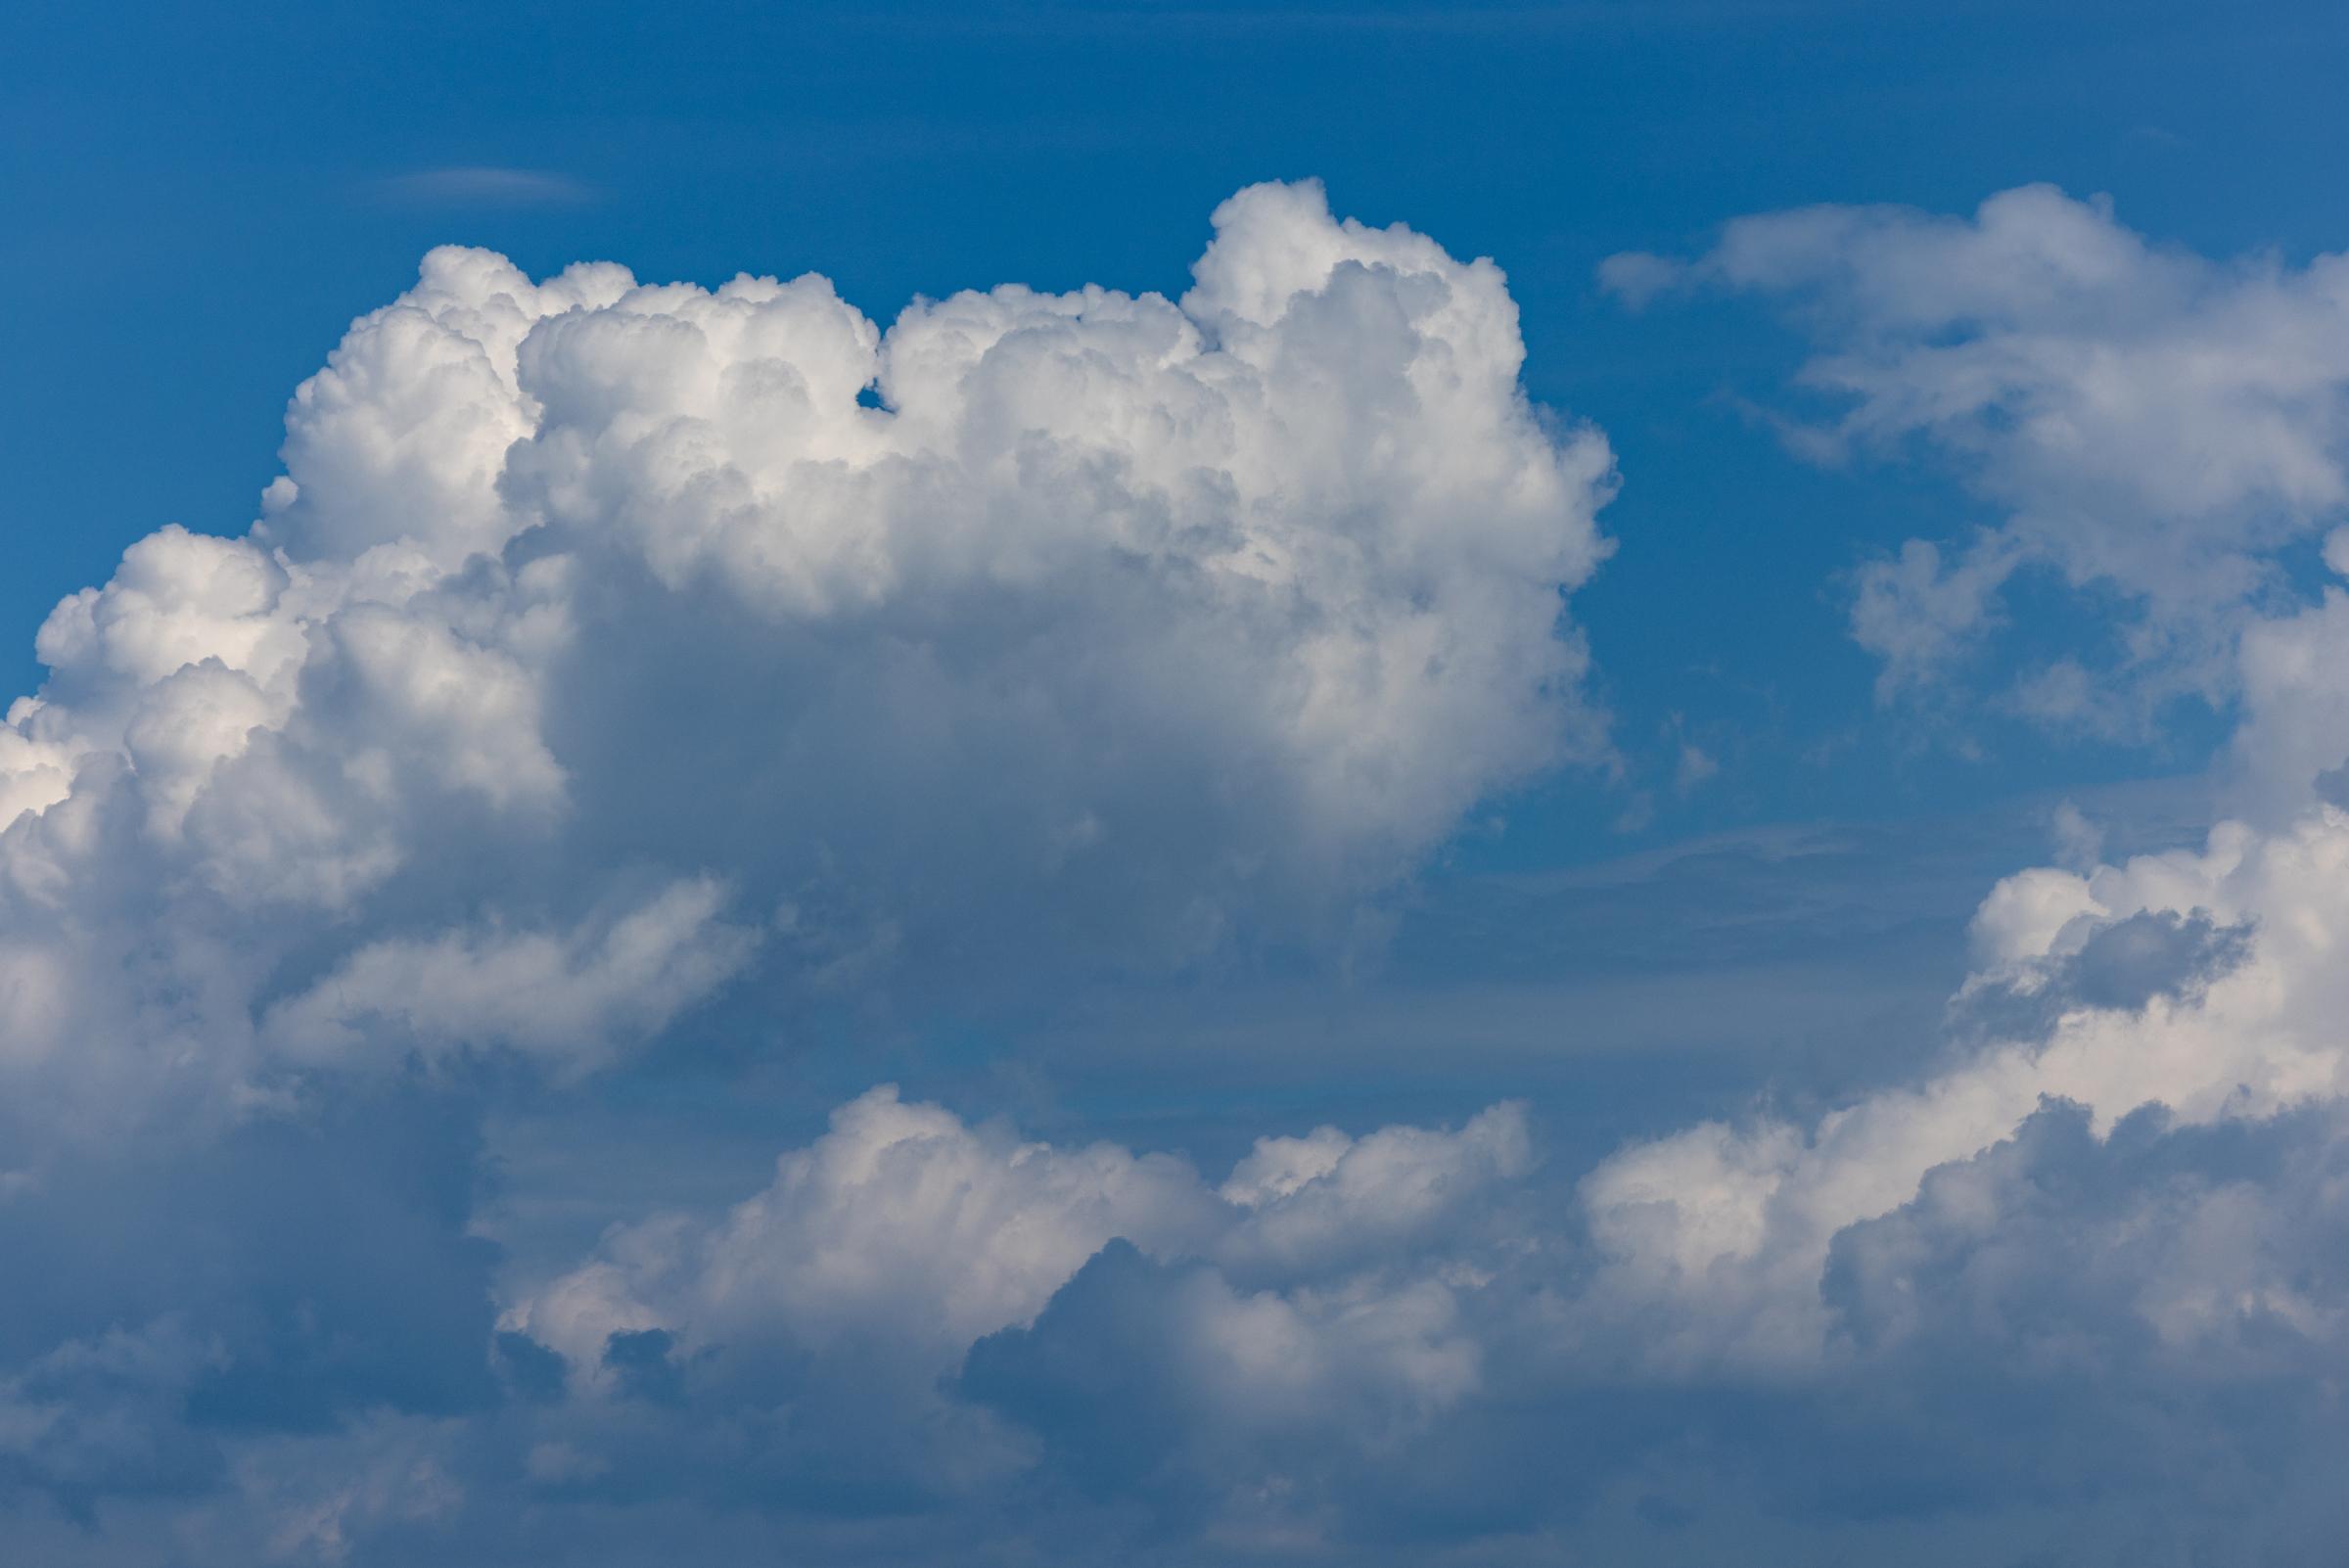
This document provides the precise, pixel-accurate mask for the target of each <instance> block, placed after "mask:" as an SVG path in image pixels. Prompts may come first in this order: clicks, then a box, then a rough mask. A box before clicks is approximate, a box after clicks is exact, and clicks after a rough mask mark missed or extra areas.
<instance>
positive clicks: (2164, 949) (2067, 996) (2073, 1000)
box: [1953, 909, 2252, 1037]
mask: <svg viewBox="0 0 2349 1568" xmlns="http://www.w3.org/2000/svg"><path fill="white" fill-rule="evenodd" d="M2251 931H2252V928H2251V927H2250V926H2249V925H2247V924H2246V925H2232V926H2222V925H2220V924H2219V923H2218V922H2216V921H2214V920H2213V919H2211V918H2210V916H2208V915H2207V914H2204V913H2202V912H2200V911H2199V910H2197V911H2196V912H2194V913H2192V914H2187V915H2181V914H2179V913H2177V912H2176V911H2174V910H2169V909H2159V910H2146V911H2143V912H2141V913H2138V914H2133V915H2131V916H2129V918H2127V919H2126V920H2116V921H2114V922H2113V923H2112V924H2111V925H2108V926H2105V927H2103V928H2101V929H2100V930H2098V931H2097V932H2096V934H2095V935H2094V936H2092V937H2090V938H2089V939H2088V941H2087V942H2086V943H2085V944H2084V945H2082V946H2081V948H2080V950H2079V951H2078V952H2076V953H2074V954H2072V955H2071V956H2070V957H2069V958H2068V959H2066V960H2064V961H2063V963H2062V964H2061V966H2060V967H2059V968H2058V969H2057V970H2056V972H2055V974H2054V975H2053V976H2052V977H2051V978H2050V979H2049V980H2048V981H2047V983H2046V984H2044V985H2043V986H2041V987H2040V988H2039V989H2038V990H2037V991H2029V992H2026V991H2022V990H2019V989H2016V988H2013V987H1992V988H1986V989H1984V990H1982V991H1979V992H1975V993H1973V994H1971V995H1969V996H1966V997H1964V998H1963V999H1962V1000H1961V1001H1960V1002H1959V1003H1958V1004H1957V1007H1956V1008H1955V1015H1956V1016H1955V1018H1954V1020H1953V1022H1954V1023H1955V1024H1956V1026H1957V1029H1958V1030H1959V1032H1960V1033H1961V1034H1968V1035H1975V1036H2005V1037H2025V1036H2031V1035H2037V1034H2040V1033H2042V1032H2044V1031H2045V1030H2046V1029H2047V1028H2048V1027H2049V1026H2050V1025H2051V1024H2052V1023H2053V1022H2054V1021H2055V1019H2056V1018H2058V1017H2059V1016H2061V1015H2062V1014H2064V1013H2067V1012H2072V1011H2075V1010H2077V1009H2079V1008H2082V1007H2096V1008H2105V1009H2111V1010H2115V1011H2121V1012H2133V1011H2135V1010H2137V1009H2138V1008H2141V1007H2143V1006H2144V1005H2146V1004H2147V1003H2148V1002H2150V1001H2152V1000H2153V999H2154V998H2155V997H2157V996H2159V997H2168V998H2170V999H2172V1000H2176V999H2179V998H2183V997H2190V996H2193V995H2196V994H2198V993H2200V992H2201V991H2202V990H2203V989H2204V988H2205V987H2207V986H2209V985H2210V983H2211V982H2212V981H2214V980H2218V979H2220V978H2221V977H2222V976H2224V975H2226V974H2227V973H2228V972H2229V971H2231V970H2233V969H2234V967H2235V966H2236V965H2238V964H2240V963H2241V962H2242V961H2243V959H2244V958H2245V957H2247V956H2248V955H2249V953H2250V945H2251Z"/></svg>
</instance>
